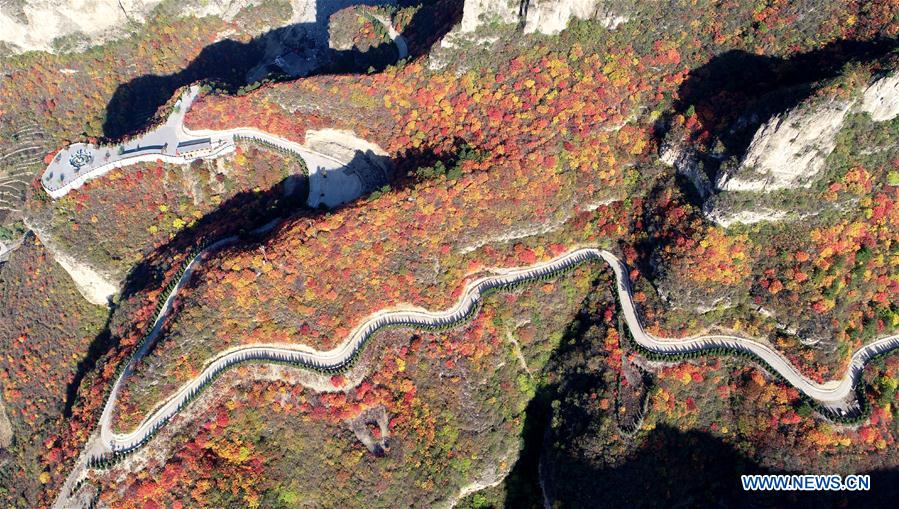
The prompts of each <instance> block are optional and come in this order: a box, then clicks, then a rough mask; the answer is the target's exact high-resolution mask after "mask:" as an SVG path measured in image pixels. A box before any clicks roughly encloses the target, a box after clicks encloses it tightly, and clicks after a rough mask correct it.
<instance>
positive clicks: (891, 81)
mask: <svg viewBox="0 0 899 509" xmlns="http://www.w3.org/2000/svg"><path fill="white" fill-rule="evenodd" d="M859 109H860V110H861V111H864V112H865V113H867V114H869V115H871V120H873V121H875V122H886V121H887V120H892V119H894V118H896V116H897V115H899V72H894V73H893V74H892V75H889V76H884V77H883V78H880V79H879V80H876V81H875V82H874V83H872V84H871V86H869V87H868V88H867V89H866V90H865V95H864V96H863V97H862V103H861V107H860V108H859Z"/></svg>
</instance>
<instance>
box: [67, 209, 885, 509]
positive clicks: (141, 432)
mask: <svg viewBox="0 0 899 509" xmlns="http://www.w3.org/2000/svg"><path fill="white" fill-rule="evenodd" d="M270 227H271V225H267V226H266V227H263V228H262V229H260V231H261V230H265V229H269V228H270ZM235 240H236V239H235V238H234V237H228V238H225V239H222V240H219V241H218V242H216V243H214V244H212V245H210V246H208V247H206V248H205V249H204V250H203V251H201V252H200V253H199V254H197V255H196V256H195V257H194V258H193V259H192V260H191V261H190V262H189V264H188V266H187V268H186V270H185V271H184V274H183V275H182V277H181V278H180V280H179V281H178V283H177V285H176V286H175V289H174V290H173V291H172V292H171V294H170V295H169V296H168V298H167V300H166V302H165V304H164V305H163V306H162V308H161V310H160V312H159V313H158V315H157V317H156V319H155V321H154V327H153V330H152V332H151V333H150V336H149V339H148V341H146V342H145V343H144V344H143V345H142V347H141V349H140V350H139V351H138V352H137V353H136V355H135V356H134V358H133V360H132V362H131V363H130V364H129V365H128V366H127V367H126V368H125V369H124V370H123V372H122V374H121V376H119V378H118V379H117V380H116V382H115V384H114V386H113V389H112V390H111V392H110V394H109V397H108V399H107V401H106V404H105V406H104V408H103V413H102V415H101V418H100V422H99V428H100V431H99V434H98V435H95V436H94V438H92V440H91V441H90V442H89V443H88V444H87V446H86V448H85V451H84V453H83V454H82V455H81V457H80V458H79V463H78V465H77V466H76V469H75V470H74V471H73V472H72V475H71V476H70V478H69V480H67V482H66V487H64V488H63V490H62V492H61V493H60V499H58V500H57V504H56V505H55V506H54V507H66V505H65V500H67V499H68V498H69V496H70V495H71V493H70V490H71V487H72V486H73V485H74V483H76V482H77V480H78V479H80V478H82V477H83V475H84V474H85V473H86V471H87V461H88V460H89V459H90V458H91V457H96V456H98V455H102V454H107V453H110V452H124V451H129V450H134V449H136V448H138V447H140V446H141V445H143V444H144V443H145V441H146V440H147V439H148V437H150V436H151V435H152V433H153V432H154V431H155V430H157V429H158V428H160V427H161V426H163V425H165V424H166V423H167V422H168V421H169V420H170V419H171V418H172V417H173V416H174V415H176V414H177V413H178V411H180V410H181V409H182V408H184V406H186V405H187V404H188V403H189V402H190V400H191V398H192V397H193V396H194V395H195V394H196V393H197V392H198V391H199V390H200V389H202V388H203V387H204V386H206V385H207V384H208V383H210V382H211V381H212V380H213V379H214V378H215V377H216V376H217V375H218V374H219V373H221V372H222V371H224V370H226V369H228V368H229V367H231V366H234V365H235V364H238V363H241V362H246V361H250V360H254V361H271V362H291V363H297V364H302V365H305V366H308V367H310V368H313V369H321V368H337V369H339V368H342V367H344V366H346V365H347V363H348V362H350V361H351V360H352V359H353V358H354V356H355V355H356V354H357V353H358V352H359V351H360V349H361V348H363V347H364V345H365V343H366V341H367V340H368V339H369V338H370V337H371V336H372V335H373V334H374V333H375V332H376V331H377V330H379V329H381V328H383V327H385V326H391V325H393V326H403V327H412V328H417V327H418V328H421V327H433V326H452V325H454V324H458V323H460V322H462V321H464V320H465V319H466V318H467V317H469V316H471V314H472V313H473V312H474V311H475V310H476V308H477V305H478V304H479V302H480V300H481V298H482V296H483V294H484V293H485V292H487V291H489V290H491V289H496V288H501V287H504V286H508V285H512V284H517V283H522V282H527V281H530V280H533V279H537V278H540V277H545V276H552V275H554V274H557V273H559V272H561V271H563V270H566V269H570V268H573V267H575V266H578V265H581V264H583V263H586V262H590V261H598V260H603V261H605V262H606V263H608V264H609V265H610V266H611V268H612V270H613V271H614V273H615V279H616V282H617V293H618V298H619V301H620V303H621V307H622V311H623V314H624V318H625V321H626V323H627V326H628V328H629V329H630V332H631V335H632V336H633V338H634V340H635V341H636V342H637V343H639V344H640V345H641V346H643V347H644V348H646V349H648V350H650V351H652V352H656V353H661V354H675V353H684V352H697V351H703V350H708V349H711V348H720V347H725V348H729V349H736V350H743V351H747V352H751V353H753V354H755V355H757V356H758V357H759V358H761V359H762V360H763V361H764V362H765V363H766V364H767V365H768V367H769V368H770V369H771V370H772V371H775V372H777V373H779V374H780V375H781V376H783V377H784V379H786V380H787V381H788V382H789V383H790V384H792V385H793V386H794V387H796V388H797V389H799V390H800V391H802V392H803V393H804V394H806V395H807V396H808V397H810V398H812V399H814V400H816V401H818V402H819V403H821V404H822V405H824V406H826V407H828V408H832V409H846V408H848V406H849V405H850V404H851V403H852V398H853V390H854V387H855V383H856V382H857V380H858V377H859V376H860V374H861V372H862V369H863V368H864V366H865V364H866V363H867V361H868V360H870V359H871V358H872V357H873V356H875V355H877V354H879V353H882V352H885V351H889V350H893V349H895V348H897V347H899V334H894V335H891V336H887V337H884V338H881V339H878V340H877V341H874V342H873V343H870V344H868V345H865V346H864V347H862V348H860V349H858V350H857V351H856V352H855V353H854V354H853V356H852V360H851V363H850V366H849V369H848V370H847V372H846V374H845V375H844V376H843V378H842V379H840V380H833V381H829V382H826V383H823V384H820V383H817V382H815V381H812V380H809V379H808V378H806V377H805V376H803V375H802V374H801V373H800V372H799V371H798V370H797V369H796V367H795V366H793V365H792V364H791V363H790V362H789V360H788V359H787V358H786V357H784V356H783V355H782V354H780V353H779V352H777V351H776V350H774V349H773V348H771V347H770V346H768V345H766V344H764V343H762V342H759V341H756V340H753V339H747V338H741V337H737V336H726V335H711V336H694V337H688V338H680V339H671V338H661V337H657V336H654V335H652V334H650V333H648V332H646V330H645V329H644V328H643V325H642V323H641V321H640V318H639V316H638V314H637V309H636V306H635V304H634V301H633V296H632V291H631V287H630V282H629V279H628V270H627V266H626V265H625V264H624V262H622V261H621V260H620V259H619V258H618V257H617V256H615V255H614V254H612V253H610V252H608V251H605V250H600V249H595V248H577V249H573V250H571V251H569V252H568V253H566V254H564V255H562V256H559V257H557V258H555V259H552V260H549V261H546V262H542V263H538V264H535V265H532V266H529V267H520V268H506V269H494V270H492V271H490V272H491V274H490V275H487V276H482V277H480V278H477V279H475V280H472V281H470V282H468V284H466V286H465V288H464V291H463V292H462V295H461V297H460V298H459V300H458V301H457V302H456V303H455V304H454V305H453V306H452V307H450V308H448V309H445V310H442V311H428V310H425V309H420V308H416V309H402V310H384V311H380V312H377V313H375V314H373V315H371V316H369V317H368V318H366V319H365V320H363V321H362V322H361V323H360V324H359V325H358V326H357V327H356V328H355V329H353V331H352V332H351V333H350V334H349V335H348V336H347V337H346V338H345V339H344V340H343V342H342V343H341V344H340V345H339V346H337V347H336V348H334V349H332V350H327V351H319V350H315V349H312V348H310V347H308V346H306V345H302V344H254V345H244V346H239V347H234V348H231V349H228V350H225V351H223V352H220V353H219V354H217V355H216V356H215V357H214V358H212V359H210V360H209V361H208V362H207V363H206V365H205V367H204V369H203V370H202V372H201V373H200V375H199V376H197V377H196V378H194V379H192V380H190V381H188V382H187V383H185V384H184V385H182V386H181V387H180V388H179V389H178V390H177V391H176V392H175V393H174V394H172V395H170V396H169V397H168V398H167V399H166V400H165V401H163V402H162V403H160V404H159V405H157V406H156V407H155V409H154V410H153V411H152V412H151V413H150V414H149V415H148V416H147V417H146V418H145V419H144V420H143V421H142V422H141V424H140V425H139V426H138V427H137V428H135V429H134V430H132V431H130V432H127V433H116V432H114V431H113V429H112V415H113V411H114V409H115V405H116V400H117V397H118V393H119V390H120V388H121V386H122V384H123V383H124V381H125V379H126V378H127V376H128V375H129V374H130V373H131V370H132V368H133V363H134V362H136V361H137V360H139V359H140V358H141V357H142V356H143V355H144V354H145V353H146V351H147V350H148V349H149V347H150V345H151V343H152V340H153V339H155V335H156V334H157V333H158V331H159V329H160V328H161V327H162V324H163V322H164V320H165V318H166V316H167V315H168V314H169V313H170V311H171V308H172V302H173V301H174V299H175V297H176V296H177V294H178V291H179V290H180V289H181V288H182V287H183V286H184V285H185V284H186V283H187V281H188V280H189V279H190V276H191V274H192V272H193V270H194V268H195V267H196V264H197V263H199V262H200V261H201V260H202V259H203V258H204V257H205V256H206V255H207V254H208V253H210V252H211V251H213V250H216V249H219V248H221V247H223V246H225V245H227V244H230V243H232V242H234V241H235Z"/></svg>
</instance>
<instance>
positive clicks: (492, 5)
mask: <svg viewBox="0 0 899 509" xmlns="http://www.w3.org/2000/svg"><path fill="white" fill-rule="evenodd" d="M613 3H615V2H612V1H610V0H529V1H528V0H525V1H524V2H522V1H519V0H465V6H464V10H463V14H462V24H461V26H460V27H459V31H460V32H461V33H470V32H474V31H476V30H477V29H478V28H480V27H482V26H488V25H492V24H505V25H509V24H516V23H520V24H521V25H522V26H523V27H524V32H525V33H534V32H539V33H542V34H557V33H559V32H561V31H562V30H565V28H566V27H567V26H568V23H569V22H570V21H571V20H572V19H574V18H578V19H595V20H601V21H602V22H603V23H604V24H605V26H607V27H609V28H615V27H616V26H618V25H619V24H620V23H623V22H625V21H627V17H626V16H625V15H624V14H621V13H620V12H618V11H619V9H617V8H616V7H615V6H613V5H612V4H613Z"/></svg>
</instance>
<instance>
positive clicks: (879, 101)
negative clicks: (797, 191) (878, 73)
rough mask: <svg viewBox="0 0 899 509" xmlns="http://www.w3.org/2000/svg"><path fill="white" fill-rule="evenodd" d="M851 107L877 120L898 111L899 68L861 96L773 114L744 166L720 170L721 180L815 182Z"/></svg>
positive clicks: (743, 187) (727, 184) (756, 184)
mask: <svg viewBox="0 0 899 509" xmlns="http://www.w3.org/2000/svg"><path fill="white" fill-rule="evenodd" d="M851 112H864V113H867V114H869V115H870V116H871V120H873V121H875V122H886V121H888V120H892V119H893V118H895V117H896V116H897V115H899V73H893V74H891V75H887V76H884V77H881V78H878V79H875V80H874V81H873V82H872V83H871V84H870V85H869V86H868V87H867V88H866V89H865V90H864V93H863V94H861V97H860V98H856V99H853V100H840V99H829V100H826V101H824V102H821V101H810V102H806V103H803V104H800V105H799V106H797V107H796V108H794V109H792V110H790V111H787V112H785V113H782V114H780V115H776V116H774V117H773V118H771V119H770V120H769V121H768V122H766V123H765V124H763V125H762V126H761V127H760V128H759V130H758V131H757V132H756V133H755V136H754V137H753V139H752V143H751V144H750V145H749V149H748V150H747V151H746V155H745V156H744V157H743V160H742V162H741V163H740V165H739V167H737V168H736V170H735V171H733V172H725V173H723V174H721V175H719V177H718V179H717V182H716V186H717V187H718V189H720V190H722V191H761V192H770V191H777V190H780V189H791V188H796V187H808V186H810V185H811V184H812V182H813V181H814V179H815V177H816V176H817V175H818V173H819V172H820V171H821V170H822V169H823V168H824V162H825V160H826V159H827V156H828V155H830V153H831V152H832V151H833V149H834V146H835V144H836V137H837V134H838V133H839V132H840V130H841V129H842V128H843V125H844V124H845V122H846V117H847V116H848V115H849V113H851Z"/></svg>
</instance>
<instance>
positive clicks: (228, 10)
mask: <svg viewBox="0 0 899 509" xmlns="http://www.w3.org/2000/svg"><path fill="white" fill-rule="evenodd" d="M313 1H314V0H313ZM160 3H161V0H90V1H86V0H23V1H22V2H12V3H10V4H4V3H0V42H5V43H7V44H8V45H9V46H10V47H11V49H12V50H13V51H15V52H24V51H31V50H37V51H50V52H52V51H54V44H53V42H54V41H55V40H57V39H59V38H61V37H67V36H73V37H77V38H78V39H79V40H80V41H79V44H78V46H79V47H81V49H83V48H84V47H89V46H92V45H96V44H101V43H103V42H105V41H109V40H113V39H116V38H118V37H120V36H122V35H125V34H126V33H127V28H128V25H129V23H144V22H145V21H146V19H147V16H148V15H149V14H150V12H151V11H152V10H153V9H154V8H155V7H157V6H158V5H159V4H160ZM260 3H262V0H231V1H222V0H212V1H209V0H188V1H185V2H181V3H180V4H179V9H180V12H181V13H182V14H183V15H192V16H197V17H202V16H209V15H214V16H220V17H222V18H224V19H228V20H230V19H232V18H233V17H234V16H236V15H237V14H238V13H239V12H240V11H241V10H242V9H243V8H245V7H248V6H252V5H257V4H260ZM293 3H298V2H293ZM299 3H306V2H305V1H303V0H299Z"/></svg>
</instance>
